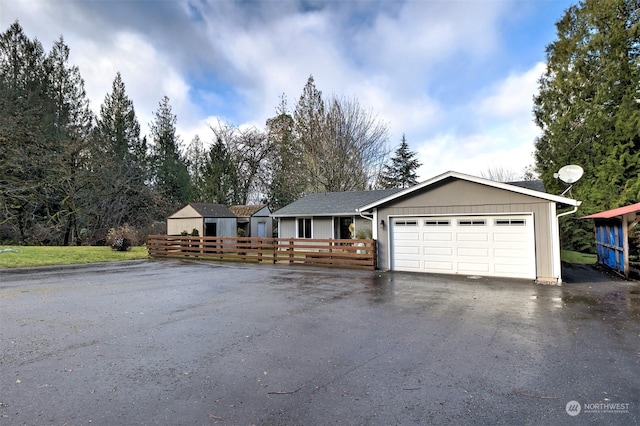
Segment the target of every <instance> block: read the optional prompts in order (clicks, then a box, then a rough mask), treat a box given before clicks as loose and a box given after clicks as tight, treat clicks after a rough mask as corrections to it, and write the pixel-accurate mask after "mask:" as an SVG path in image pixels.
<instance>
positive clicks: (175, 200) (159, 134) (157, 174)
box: [151, 96, 192, 219]
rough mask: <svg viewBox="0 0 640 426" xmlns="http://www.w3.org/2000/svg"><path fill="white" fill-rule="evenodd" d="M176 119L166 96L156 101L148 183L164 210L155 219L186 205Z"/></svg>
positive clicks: (183, 162) (184, 170)
mask: <svg viewBox="0 0 640 426" xmlns="http://www.w3.org/2000/svg"><path fill="white" fill-rule="evenodd" d="M176 123H177V117H176V116H175V115H174V114H173V112H172V111H171V105H170V103H169V98H168V97H167V96H165V97H163V98H162V100H161V101H160V104H159V106H158V109H157V111H156V112H155V113H154V121H153V122H152V123H151V139H152V142H153V146H152V148H151V165H152V167H151V181H152V183H153V187H154V189H155V190H156V191H157V192H158V193H159V195H160V197H161V198H162V200H163V201H164V202H163V205H164V206H166V207H165V208H164V209H160V211H158V212H157V213H158V214H159V215H160V217H158V219H162V218H163V217H165V216H166V215H167V214H169V213H171V212H172V211H174V210H176V209H177V208H178V207H180V206H181V205H183V204H186V203H188V202H189V201H190V199H191V195H192V189H191V180H190V178H189V171H188V169H187V164H186V159H185V158H184V156H183V154H182V152H181V149H180V148H181V147H180V145H181V143H180V139H179V138H178V135H177V131H176Z"/></svg>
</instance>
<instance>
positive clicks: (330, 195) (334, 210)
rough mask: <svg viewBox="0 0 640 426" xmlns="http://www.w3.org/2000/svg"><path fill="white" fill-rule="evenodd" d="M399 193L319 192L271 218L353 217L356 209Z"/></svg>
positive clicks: (299, 200) (391, 190) (373, 191)
mask: <svg viewBox="0 0 640 426" xmlns="http://www.w3.org/2000/svg"><path fill="white" fill-rule="evenodd" d="M399 191H401V189H399V188H393V189H378V190H371V191H349V192H319V193H314V194H309V195H306V196H304V197H302V198H300V199H298V200H296V201H294V202H293V203H291V204H289V205H287V206H284V207H283V208H281V209H279V210H277V211H276V212H274V213H273V214H272V215H271V216H273V217H291V216H340V215H354V214H356V212H357V209H358V207H360V206H362V205H364V204H367V203H372V202H374V201H376V200H379V199H381V198H384V197H387V196H389V195H391V194H394V193H396V192H399Z"/></svg>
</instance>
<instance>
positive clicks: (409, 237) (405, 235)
mask: <svg viewBox="0 0 640 426" xmlns="http://www.w3.org/2000/svg"><path fill="white" fill-rule="evenodd" d="M394 237H395V239H396V240H399V241H420V236H419V235H418V234H417V233H415V232H413V233H409V232H398V233H397V234H396V235H394Z"/></svg>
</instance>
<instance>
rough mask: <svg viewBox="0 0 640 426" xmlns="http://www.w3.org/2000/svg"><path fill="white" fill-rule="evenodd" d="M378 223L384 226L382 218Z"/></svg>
mask: <svg viewBox="0 0 640 426" xmlns="http://www.w3.org/2000/svg"><path fill="white" fill-rule="evenodd" d="M380 225H381V226H382V227H383V228H384V219H380Z"/></svg>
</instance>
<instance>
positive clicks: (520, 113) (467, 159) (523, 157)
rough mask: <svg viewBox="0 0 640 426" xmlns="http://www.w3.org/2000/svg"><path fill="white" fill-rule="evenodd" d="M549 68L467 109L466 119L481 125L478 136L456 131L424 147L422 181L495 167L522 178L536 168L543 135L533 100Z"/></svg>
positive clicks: (519, 77) (508, 82) (500, 85)
mask: <svg viewBox="0 0 640 426" xmlns="http://www.w3.org/2000/svg"><path fill="white" fill-rule="evenodd" d="M544 69H545V65H544V64H542V63H538V64H535V65H534V66H533V67H532V68H531V69H529V70H527V71H525V72H524V73H522V74H517V73H511V74H510V75H509V76H508V77H506V78H505V79H504V80H502V81H500V82H497V83H495V84H493V85H492V86H491V87H490V88H489V89H488V90H486V91H481V92H484V93H486V96H485V97H483V98H480V99H473V100H472V101H470V102H469V103H468V104H467V105H465V106H464V108H463V111H464V114H462V115H464V116H465V117H466V119H467V120H468V121H470V122H473V123H475V124H474V125H473V126H470V127H469V128H470V129H471V130H472V132H466V133H460V132H459V130H458V129H459V128H457V127H451V128H449V129H447V130H445V131H443V132H441V133H439V134H437V135H436V136H433V137H429V136H427V137H425V139H424V140H423V141H422V143H420V144H419V145H418V149H417V152H418V156H419V160H420V161H421V162H422V163H423V166H422V167H421V169H420V176H421V178H422V179H427V178H429V177H431V176H434V175H437V174H440V173H443V172H446V171H449V170H455V171H458V172H463V173H469V174H472V175H476V176H480V175H481V174H482V172H486V171H487V170H489V169H490V168H503V169H505V170H509V171H512V172H514V173H516V174H518V175H522V174H523V171H524V168H525V167H527V166H529V165H532V164H533V163H534V159H533V156H532V154H533V151H534V141H535V138H536V137H537V136H538V135H539V133H540V131H539V129H538V127H537V126H536V125H535V123H534V122H533V117H532V109H533V96H534V94H535V93H537V80H538V78H539V77H540V76H541V75H542V73H543V72H544Z"/></svg>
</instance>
